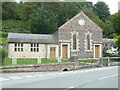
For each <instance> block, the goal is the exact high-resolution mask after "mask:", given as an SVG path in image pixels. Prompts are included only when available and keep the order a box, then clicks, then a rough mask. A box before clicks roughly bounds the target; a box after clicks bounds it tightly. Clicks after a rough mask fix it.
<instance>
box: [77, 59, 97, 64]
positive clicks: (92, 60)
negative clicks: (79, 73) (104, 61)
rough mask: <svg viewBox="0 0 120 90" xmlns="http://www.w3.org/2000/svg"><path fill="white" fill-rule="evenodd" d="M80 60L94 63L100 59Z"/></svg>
mask: <svg viewBox="0 0 120 90" xmlns="http://www.w3.org/2000/svg"><path fill="white" fill-rule="evenodd" d="M79 61H80V62H87V63H94V62H97V61H98V60H94V59H91V60H79Z"/></svg>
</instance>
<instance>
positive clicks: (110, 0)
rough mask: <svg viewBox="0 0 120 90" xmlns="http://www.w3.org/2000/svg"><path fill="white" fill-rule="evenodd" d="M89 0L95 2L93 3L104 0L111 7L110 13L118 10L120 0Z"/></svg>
mask: <svg viewBox="0 0 120 90" xmlns="http://www.w3.org/2000/svg"><path fill="white" fill-rule="evenodd" d="M87 1H90V2H93V4H95V3H96V2H98V1H104V2H105V3H106V4H107V5H108V7H109V8H110V13H111V14H114V13H116V12H118V2H119V1H120V0H87ZM119 7H120V6H119Z"/></svg>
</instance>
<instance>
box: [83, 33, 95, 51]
mask: <svg viewBox="0 0 120 90" xmlns="http://www.w3.org/2000/svg"><path fill="white" fill-rule="evenodd" d="M88 34H89V35H90V50H87V41H86V39H87V35H88ZM92 41H93V40H92V33H90V32H89V31H88V32H87V33H85V47H84V48H85V51H86V52H92V51H93V49H92Z"/></svg>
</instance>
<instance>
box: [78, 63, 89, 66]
mask: <svg viewBox="0 0 120 90" xmlns="http://www.w3.org/2000/svg"><path fill="white" fill-rule="evenodd" d="M79 65H80V66H81V65H88V64H86V63H79Z"/></svg>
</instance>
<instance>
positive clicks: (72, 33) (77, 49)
mask: <svg viewBox="0 0 120 90" xmlns="http://www.w3.org/2000/svg"><path fill="white" fill-rule="evenodd" d="M74 34H75V35H76V50H74V49H73V35H74ZM78 34H79V33H78V32H76V31H74V32H71V37H72V38H71V41H72V42H71V51H72V52H76V51H79V45H78V44H79V39H78Z"/></svg>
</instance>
